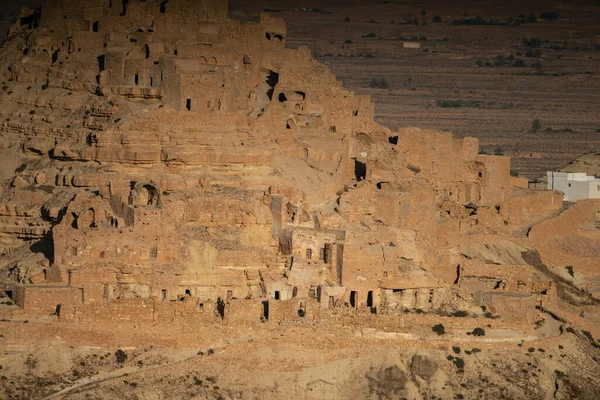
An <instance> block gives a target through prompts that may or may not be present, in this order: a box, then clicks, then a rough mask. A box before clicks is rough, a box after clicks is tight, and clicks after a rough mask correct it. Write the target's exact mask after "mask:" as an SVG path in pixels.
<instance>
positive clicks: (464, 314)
mask: <svg viewBox="0 0 600 400" xmlns="http://www.w3.org/2000/svg"><path fill="white" fill-rule="evenodd" d="M451 315H452V316H453V317H467V316H468V315H469V313H468V312H466V311H455V312H453V313H452V314H451Z"/></svg>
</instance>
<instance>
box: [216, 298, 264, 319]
mask: <svg viewBox="0 0 600 400" xmlns="http://www.w3.org/2000/svg"><path fill="white" fill-rule="evenodd" d="M262 315H263V303H262V301H260V300H233V301H230V302H229V303H227V304H225V310H224V316H223V323H224V324H226V325H250V324H255V323H260V320H261V318H260V317H261V316H262Z"/></svg>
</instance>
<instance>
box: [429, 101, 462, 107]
mask: <svg viewBox="0 0 600 400" xmlns="http://www.w3.org/2000/svg"><path fill="white" fill-rule="evenodd" d="M435 104H436V105H437V106H438V107H442V108H460V107H461V105H462V100H438V101H436V103H435Z"/></svg>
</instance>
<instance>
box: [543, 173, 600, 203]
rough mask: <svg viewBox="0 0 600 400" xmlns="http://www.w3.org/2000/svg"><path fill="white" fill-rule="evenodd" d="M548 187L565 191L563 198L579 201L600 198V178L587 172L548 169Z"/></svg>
mask: <svg viewBox="0 0 600 400" xmlns="http://www.w3.org/2000/svg"><path fill="white" fill-rule="evenodd" d="M546 176H547V178H548V186H547V187H548V189H550V190H559V191H561V192H563V200H565V201H577V200H584V199H598V198H600V179H598V178H595V177H593V176H587V175H586V174H585V172H555V171H548V172H547V173H546Z"/></svg>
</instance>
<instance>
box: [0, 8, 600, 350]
mask: <svg viewBox="0 0 600 400" xmlns="http://www.w3.org/2000/svg"><path fill="white" fill-rule="evenodd" d="M48 3H49V4H45V5H44V6H42V8H41V12H40V11H39V10H30V11H29V12H28V11H27V10H24V13H23V15H22V17H21V19H20V21H19V22H17V24H15V26H13V28H12V30H11V35H10V36H9V40H7V41H5V43H4V45H3V48H2V52H1V54H0V64H1V68H0V75H1V79H2V81H3V85H4V86H3V88H2V95H1V105H2V107H1V109H0V131H1V133H0V149H1V151H2V154H4V156H3V160H2V162H3V167H2V170H3V171H2V180H3V182H5V187H4V188H3V189H2V194H1V197H0V254H2V258H1V259H2V260H3V261H2V262H3V265H4V266H5V267H6V268H7V269H6V274H5V276H3V281H2V285H3V287H2V289H3V291H5V293H6V296H8V297H9V298H10V300H11V301H10V302H7V304H8V303H10V304H11V305H7V304H2V305H0V309H1V311H0V312H1V315H2V317H3V318H5V319H6V320H11V321H22V320H28V321H30V322H32V321H35V320H46V321H48V320H49V321H50V322H49V324H50V325H49V326H59V327H60V326H70V327H71V328H70V329H73V328H72V327H75V329H76V327H78V326H82V327H83V326H86V327H98V329H101V327H106V326H112V327H114V328H113V329H118V327H119V326H131V324H135V325H136V326H138V327H143V326H146V327H163V328H164V329H168V328H169V327H170V326H181V324H184V325H186V326H195V325H202V326H207V325H208V326H213V325H214V326H217V325H227V326H240V327H245V326H271V327H277V326H283V325H286V324H311V325H316V326H320V325H322V326H324V327H325V326H328V327H335V326H346V327H347V326H352V327H354V328H355V329H356V331H358V332H362V333H361V334H362V335H364V336H369V335H371V336H373V337H376V336H377V335H381V334H386V335H388V336H389V335H392V336H393V335H396V337H402V338H404V339H410V338H415V339H421V340H433V341H435V340H440V335H439V334H437V333H436V332H435V331H432V329H431V327H432V326H434V325H436V324H443V325H444V327H445V330H446V335H445V336H444V337H443V338H444V339H445V340H475V339H477V338H476V337H475V336H478V335H477V332H476V331H474V332H470V331H472V330H474V329H475V328H477V327H485V330H486V331H487V335H486V336H481V335H479V336H481V337H480V338H479V340H487V341H489V342H494V341H497V342H503V341H507V340H508V341H515V342H517V341H522V340H535V339H541V338H543V337H544V335H543V334H540V332H539V330H538V329H537V328H538V327H539V325H537V324H536V323H537V322H539V320H540V319H542V318H549V319H552V318H554V319H555V320H556V321H560V323H561V324H567V325H566V326H569V325H570V324H573V325H574V326H582V327H584V328H585V329H587V330H591V331H592V332H598V327H597V326H594V325H593V324H592V323H590V322H589V321H588V320H587V319H586V318H583V317H582V316H580V311H581V310H580V308H579V307H578V306H573V305H570V304H566V303H567V302H566V301H565V300H563V299H562V298H561V293H562V294H563V295H564V296H572V297H573V296H575V297H577V298H581V299H584V300H585V299H587V301H589V302H592V303H593V301H594V300H593V299H595V296H596V295H597V294H598V293H600V284H599V283H598V281H595V280H594V278H593V277H594V274H596V273H597V256H594V254H596V253H597V249H598V243H599V241H600V235H599V234H598V226H599V225H600V202H599V201H598V200H581V201H579V202H577V203H576V207H573V206H570V205H569V204H567V203H563V193H562V192H559V191H555V190H546V189H529V188H528V182H527V180H526V179H524V178H517V177H512V176H511V175H510V158H509V157H506V156H492V155H485V154H479V148H478V141H477V139H474V138H464V139H456V138H453V136H452V134H451V133H449V132H436V131H430V130H424V129H419V128H402V129H399V130H398V131H391V130H390V129H388V128H386V127H384V126H381V125H379V124H377V123H376V122H374V106H373V103H372V102H371V100H370V99H369V98H367V97H363V96H357V95H355V94H353V93H351V92H349V91H347V90H345V89H344V88H343V87H342V85H341V83H340V82H338V81H337V80H336V77H335V76H334V75H333V74H332V73H331V72H330V70H329V69H328V68H327V67H326V66H324V65H322V64H320V63H318V62H317V61H315V59H314V58H313V57H312V56H311V53H310V51H309V50H308V49H307V48H303V47H300V48H298V49H289V48H286V34H287V32H286V24H285V22H284V21H283V20H282V19H279V18H275V17H273V16H270V15H269V14H267V13H264V14H262V15H261V16H260V21H259V22H257V23H242V22H240V21H237V20H234V19H229V18H228V9H227V3H226V2H225V1H220V0H202V1H191V0H168V1H160V0H148V1H141V0H130V1H123V2H121V1H116V0H101V1H94V2H81V1H76V0H59V1H49V2H48ZM549 316H551V317H549ZM127 324H129V325H127ZM30 325H31V324H30ZM414 327H424V329H423V333H421V334H415V333H414V332H413V333H411V329H413V328H414ZM149 329H150V328H149ZM161 329H162V328H161ZM328 329H329V328H328ZM561 330H562V327H561ZM122 332H123V335H125V336H126V335H127V333H126V332H127V331H126V329H125V328H123V331H122ZM555 334H556V335H559V334H560V332H558V330H556V332H555ZM548 335H550V334H548ZM550 336H551V335H550ZM173 340H174V341H176V340H177V339H176V338H174V339H173Z"/></svg>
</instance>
